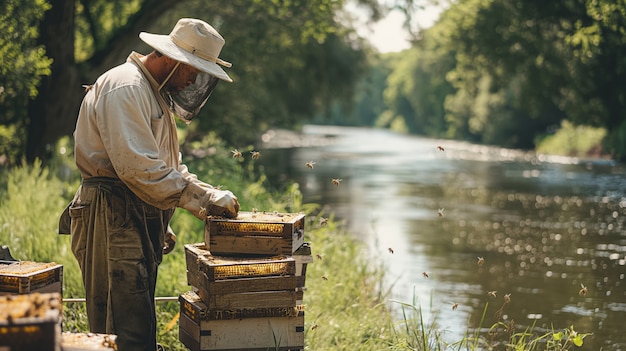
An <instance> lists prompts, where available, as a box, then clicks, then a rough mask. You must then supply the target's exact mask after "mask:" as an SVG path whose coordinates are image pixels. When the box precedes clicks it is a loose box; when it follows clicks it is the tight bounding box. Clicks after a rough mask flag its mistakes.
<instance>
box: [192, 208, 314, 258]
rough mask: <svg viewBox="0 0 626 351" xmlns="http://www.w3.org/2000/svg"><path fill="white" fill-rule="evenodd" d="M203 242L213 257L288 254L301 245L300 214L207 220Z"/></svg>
mask: <svg viewBox="0 0 626 351" xmlns="http://www.w3.org/2000/svg"><path fill="white" fill-rule="evenodd" d="M204 242H205V243H206V245H207V249H208V250H210V251H211V252H212V253H213V254H214V255H231V254H244V255H245V254H251V255H291V254H293V253H294V252H295V251H296V250H297V249H298V248H299V247H300V246H301V245H302V244H303V243H304V214H290V213H266V212H244V211H242V212H239V215H238V216H237V218H234V219H228V218H223V217H209V218H207V220H206V222H205V226H204Z"/></svg>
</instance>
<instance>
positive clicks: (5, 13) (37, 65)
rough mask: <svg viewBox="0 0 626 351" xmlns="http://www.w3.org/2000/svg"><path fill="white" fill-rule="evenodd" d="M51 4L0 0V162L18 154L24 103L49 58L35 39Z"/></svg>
mask: <svg viewBox="0 0 626 351" xmlns="http://www.w3.org/2000/svg"><path fill="white" fill-rule="evenodd" d="M49 8H50V6H49V5H48V4H47V3H46V2H45V1H44V0H5V1H2V2H1V3H0V33H3V34H2V35H1V36H0V57H2V64H0V110H2V113H0V158H2V162H0V164H2V163H5V162H8V160H7V159H15V158H17V157H18V156H19V148H20V145H23V143H24V142H25V140H26V128H27V126H28V123H27V121H28V119H27V114H26V111H25V110H24V109H23V106H26V104H28V101H29V100H31V99H33V98H34V97H35V96H37V85H38V83H39V81H40V80H41V79H42V78H44V77H46V76H48V75H49V74H50V64H51V63H52V60H51V59H50V58H49V57H47V56H46V51H45V47H44V46H43V45H41V44H38V43H37V37H38V35H39V31H38V26H39V23H40V21H41V20H42V18H43V16H44V13H45V12H46V11H47V10H49Z"/></svg>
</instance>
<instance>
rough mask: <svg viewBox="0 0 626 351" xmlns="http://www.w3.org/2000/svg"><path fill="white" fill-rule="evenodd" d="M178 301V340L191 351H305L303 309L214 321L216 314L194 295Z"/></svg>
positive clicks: (188, 294)
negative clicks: (213, 317) (212, 317)
mask: <svg viewBox="0 0 626 351" xmlns="http://www.w3.org/2000/svg"><path fill="white" fill-rule="evenodd" d="M179 301H180V309H181V311H180V320H179V334H178V335H179V339H180V341H181V342H182V343H183V344H184V345H185V346H186V347H187V348H189V349H190V350H192V351H206V350H211V351H218V350H248V351H266V350H282V351H286V350H302V349H304V309H303V307H302V306H299V308H298V307H296V308H292V309H290V310H289V311H287V310H284V311H283V312H284V313H282V314H280V313H279V314H276V315H273V316H254V317H250V318H246V317H242V316H239V317H238V318H229V319H211V316H213V313H211V312H209V309H208V308H207V306H206V305H205V304H204V303H203V302H202V300H201V299H200V297H199V296H198V295H196V294H195V293H193V292H191V291H190V292H186V293H185V294H183V295H180V297H179Z"/></svg>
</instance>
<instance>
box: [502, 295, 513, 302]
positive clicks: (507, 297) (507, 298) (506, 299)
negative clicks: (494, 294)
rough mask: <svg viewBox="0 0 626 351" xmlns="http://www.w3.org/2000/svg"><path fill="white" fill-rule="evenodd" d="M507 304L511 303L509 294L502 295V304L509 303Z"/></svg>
mask: <svg viewBox="0 0 626 351" xmlns="http://www.w3.org/2000/svg"><path fill="white" fill-rule="evenodd" d="M509 302H511V294H506V295H504V303H509Z"/></svg>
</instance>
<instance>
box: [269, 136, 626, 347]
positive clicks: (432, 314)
mask: <svg viewBox="0 0 626 351" xmlns="http://www.w3.org/2000/svg"><path fill="white" fill-rule="evenodd" d="M263 139H264V140H265V141H266V143H265V144H263V145H262V152H263V158H262V160H263V162H262V163H261V164H262V165H263V167H264V168H265V172H266V173H267V175H268V177H269V179H270V182H271V183H273V184H276V185H278V184H284V183H285V182H290V181H295V182H298V183H299V184H300V188H301V190H302V192H303V197H304V202H308V203H317V204H320V205H323V206H324V211H325V212H326V213H334V215H335V218H336V219H338V220H341V221H344V222H345V224H346V226H347V228H348V229H349V232H350V233H351V234H352V235H354V236H356V237H358V238H359V239H360V240H363V241H364V242H365V243H367V247H368V248H369V249H370V250H369V251H370V254H371V255H372V259H373V260H377V261H376V262H380V263H381V264H383V265H384V267H385V271H386V276H387V278H386V279H387V283H388V286H390V289H391V294H390V297H389V298H390V306H391V307H392V308H394V310H398V311H399V310H400V308H401V304H400V303H398V302H395V301H400V302H404V303H409V304H413V305H415V306H417V307H419V308H421V310H422V316H423V318H424V322H425V323H426V324H427V325H430V324H431V323H434V324H435V325H436V326H437V328H438V329H439V330H441V333H442V338H443V339H444V340H447V341H449V342H454V341H458V340H460V339H462V338H463V334H464V333H465V332H466V331H468V330H470V331H471V330H473V329H475V328H478V327H479V326H481V319H483V315H484V321H483V322H482V331H483V332H485V331H486V330H487V329H488V328H489V327H490V326H491V325H493V324H494V323H496V322H497V321H502V322H504V323H505V324H508V325H511V323H514V325H515V330H516V331H518V332H521V331H523V330H524V329H526V328H527V327H529V326H531V325H534V326H535V330H536V331H537V332H538V333H539V332H543V331H549V330H551V328H552V327H554V329H564V328H567V327H570V326H573V327H574V330H576V332H579V333H593V335H590V336H587V337H586V338H585V339H584V345H583V347H582V348H580V349H581V350H594V351H595V350H601V349H603V350H626V336H625V331H626V327H625V326H624V322H625V321H626V226H625V225H626V223H625V220H626V169H625V168H624V167H623V165H619V164H615V163H613V162H610V161H605V160H590V161H581V160H578V159H575V158H567V157H549V156H540V155H535V154H532V153H525V152H520V151H517V150H510V149H502V148H496V147H488V146H480V145H475V144H470V143H464V142H456V141H448V140H435V139H427V138H420V137H414V136H404V135H399V134H394V133H392V132H389V131H385V130H376V129H361V128H345V127H324V126H306V127H305V128H304V130H303V133H302V134H300V135H295V134H290V133H285V132H275V131H270V132H268V133H266V134H265V135H264V136H263ZM259 160H261V159H259ZM309 161H313V162H315V164H314V167H313V168H312V169H311V168H308V167H306V166H305V163H306V162H309ZM333 179H341V181H340V183H339V184H340V185H339V186H336V185H334V184H333V182H332V180H333ZM313 249H315V248H313ZM490 292H491V294H490ZM494 295H495V296H494ZM505 295H508V298H509V299H510V302H508V303H505V299H506V297H505Z"/></svg>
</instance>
